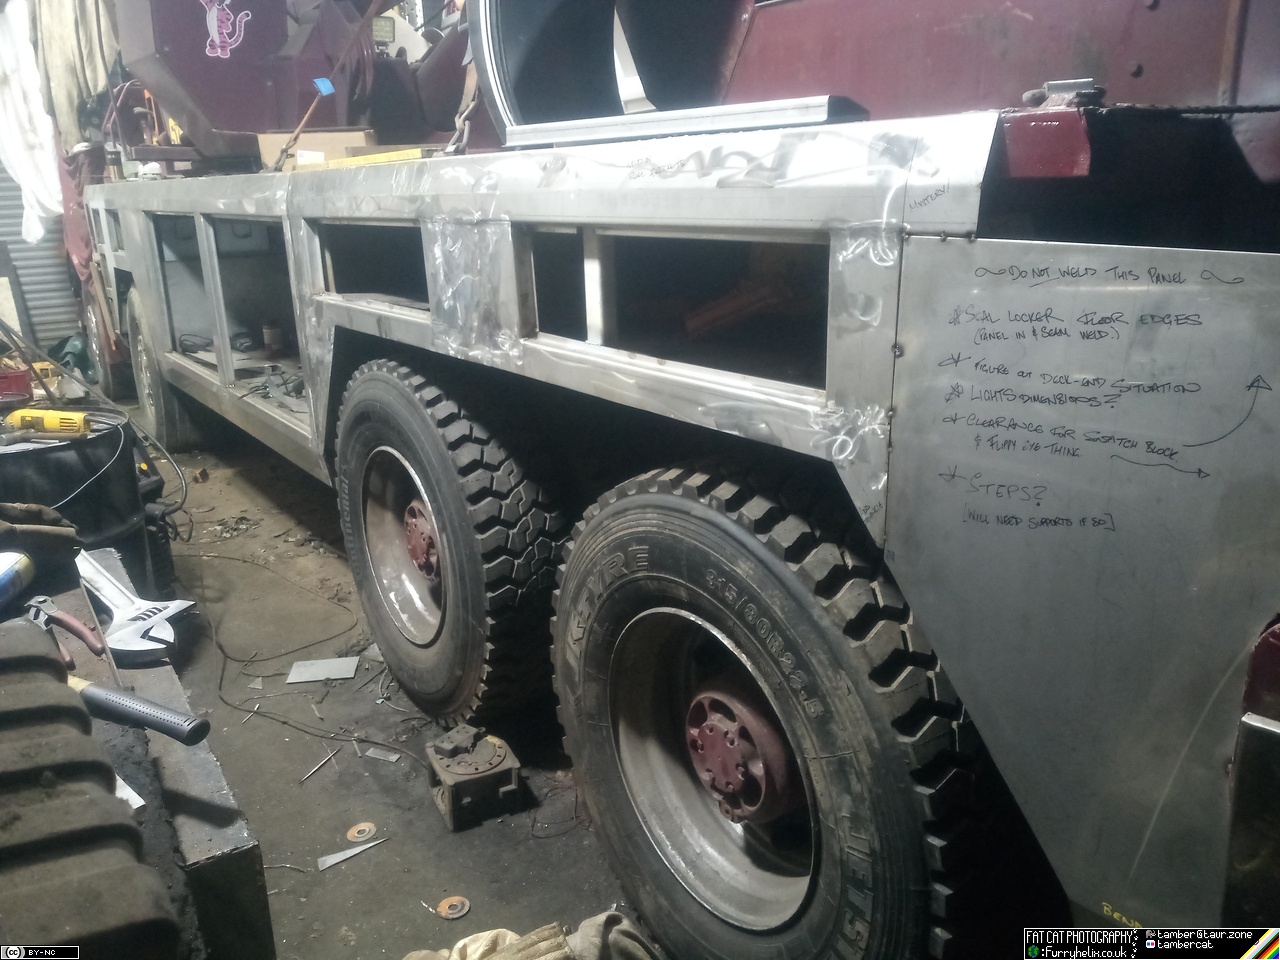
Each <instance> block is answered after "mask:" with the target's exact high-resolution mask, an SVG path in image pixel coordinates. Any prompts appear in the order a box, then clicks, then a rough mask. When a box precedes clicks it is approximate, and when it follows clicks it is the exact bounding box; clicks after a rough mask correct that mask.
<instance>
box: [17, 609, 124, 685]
mask: <svg viewBox="0 0 1280 960" xmlns="http://www.w3.org/2000/svg"><path fill="white" fill-rule="evenodd" d="M27 617H28V618H29V619H30V620H31V621H32V622H33V623H35V624H36V625H37V626H39V627H41V628H42V629H44V630H46V631H47V632H48V634H49V636H51V637H53V640H54V642H55V643H56V644H57V645H58V652H59V653H61V654H62V662H63V663H65V664H66V665H67V668H68V669H70V668H73V667H75V665H76V661H75V658H73V657H72V656H71V654H70V653H69V652H68V651H67V648H66V647H64V646H63V645H62V641H61V640H59V639H58V636H57V634H55V633H54V632H53V625H54V624H57V625H58V626H60V627H61V628H62V629H63V630H65V631H67V633H69V634H71V635H72V636H73V637H76V638H78V639H79V640H80V641H81V642H82V643H84V645H85V646H86V647H88V648H89V652H90V653H92V654H93V655H94V656H95V657H100V656H102V655H103V654H104V653H106V652H107V648H106V646H105V645H104V644H103V642H102V638H101V637H99V636H98V635H97V634H96V633H95V632H94V631H93V628H92V627H90V626H89V625H88V624H87V623H85V622H84V621H83V620H80V619H78V618H76V617H73V616H72V615H71V614H69V613H67V612H66V611H64V610H59V609H58V606H57V604H55V603H54V602H53V598H52V597H46V596H43V595H42V596H38V597H32V598H31V599H30V600H28V601H27Z"/></svg>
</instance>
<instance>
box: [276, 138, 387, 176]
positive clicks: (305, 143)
mask: <svg viewBox="0 0 1280 960" xmlns="http://www.w3.org/2000/svg"><path fill="white" fill-rule="evenodd" d="M292 133H293V131H291V130H287V131H277V132H273V133H260V134H258V153H259V154H260V155H261V157H262V165H263V166H264V167H266V168H267V169H268V170H269V169H271V167H272V165H273V164H274V163H275V162H276V157H278V156H280V148H281V147H283V146H284V145H285V144H286V143H288V142H289V137H290V136H291V135H292ZM377 142H378V141H377V139H375V137H374V135H373V131H372V130H364V129H361V128H358V127H344V128H342V129H338V130H304V131H303V133H302V136H300V137H299V138H298V144H297V146H295V147H294V148H293V150H292V151H290V152H291V153H292V154H293V156H291V157H289V159H287V160H286V161H285V162H284V169H285V170H293V169H295V168H296V167H299V166H301V167H303V168H305V167H307V166H309V165H312V164H319V163H324V162H325V161H326V160H338V159H342V158H344V157H346V156H347V150H348V149H353V148H359V147H371V146H373V145H375V144H376V143H377Z"/></svg>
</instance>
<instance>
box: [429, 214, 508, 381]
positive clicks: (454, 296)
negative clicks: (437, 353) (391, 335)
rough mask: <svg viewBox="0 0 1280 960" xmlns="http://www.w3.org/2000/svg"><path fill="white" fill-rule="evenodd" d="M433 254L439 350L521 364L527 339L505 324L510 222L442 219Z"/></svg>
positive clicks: (437, 225)
mask: <svg viewBox="0 0 1280 960" xmlns="http://www.w3.org/2000/svg"><path fill="white" fill-rule="evenodd" d="M431 225H432V228H433V230H434V232H435V236H436V242H435V245H434V246H433V248H432V252H431V256H432V260H433V266H434V271H433V272H434V277H435V278H436V282H435V287H434V288H435V294H434V296H433V298H432V304H431V317H432V321H433V326H434V327H435V334H436V337H435V341H436V345H437V348H438V349H440V350H441V351H442V352H444V353H448V354H449V355H450V356H454V357H468V358H471V359H475V360H484V359H486V358H490V357H494V358H496V357H505V358H507V359H508V360H511V361H515V362H516V363H519V362H520V358H521V352H522V346H523V342H522V341H521V339H520V338H519V337H518V336H517V335H516V334H515V331H514V329H513V328H512V327H510V326H508V325H507V324H506V323H505V322H504V318H503V304H504V303H505V302H506V301H508V300H509V299H513V298H514V292H513V291H508V290H506V289H505V288H504V283H503V281H504V278H505V277H507V275H508V274H509V272H510V267H509V261H510V252H511V224H510V223H508V222H506V221H478V222H477V221H472V220H452V219H448V218H444V217H441V218H438V219H436V220H433V221H432V224H431Z"/></svg>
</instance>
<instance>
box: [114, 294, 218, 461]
mask: <svg viewBox="0 0 1280 960" xmlns="http://www.w3.org/2000/svg"><path fill="white" fill-rule="evenodd" d="M125 304H126V306H125V309H126V311H127V313H128V323H127V326H128V330H129V353H130V355H131V356H132V358H133V363H132V366H133V383H134V387H135V389H136V391H137V395H138V412H137V414H136V415H135V417H134V419H135V420H136V421H137V422H138V423H139V424H141V426H142V429H143V430H144V431H145V432H146V433H147V434H148V435H149V436H150V437H151V438H152V439H153V440H155V441H156V442H157V443H159V444H160V445H161V446H163V447H164V448H165V449H166V450H168V451H169V452H170V453H183V452H185V451H187V450H194V449H196V448H198V447H199V446H200V444H201V441H202V439H203V436H202V433H201V430H200V426H199V424H198V423H197V421H196V419H195V417H196V413H195V410H196V401H194V400H192V399H191V398H190V397H187V396H185V395H183V394H182V393H180V392H179V391H178V389H177V388H176V387H174V386H173V385H171V384H170V383H169V382H168V381H167V380H165V378H164V374H163V373H161V372H160V364H159V362H158V359H157V358H156V357H153V356H152V355H151V348H150V347H148V346H147V343H146V338H145V337H144V336H143V334H142V330H143V328H144V327H146V326H148V325H149V322H150V321H149V319H148V317H147V308H146V306H145V305H144V304H143V302H142V294H141V293H140V292H139V290H138V288H137V287H134V288H133V289H131V290H130V291H129V296H128V299H127V300H126V301H125Z"/></svg>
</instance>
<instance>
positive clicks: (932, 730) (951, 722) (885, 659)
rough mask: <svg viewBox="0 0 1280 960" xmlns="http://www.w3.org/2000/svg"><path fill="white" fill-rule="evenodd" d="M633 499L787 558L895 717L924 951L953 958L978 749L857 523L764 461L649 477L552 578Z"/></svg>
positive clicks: (567, 698) (803, 479) (577, 532)
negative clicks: (919, 883)
mask: <svg viewBox="0 0 1280 960" xmlns="http://www.w3.org/2000/svg"><path fill="white" fill-rule="evenodd" d="M641 493H666V494H671V495H673V496H677V497H682V498H685V499H690V500H696V501H698V502H700V503H702V504H703V505H705V506H710V507H711V508H713V509H715V510H717V511H719V512H721V513H723V514H724V515H725V516H727V517H728V518H730V519H731V520H733V521H734V522H736V523H737V524H739V525H740V526H742V527H743V528H745V529H746V530H747V531H749V532H750V533H752V534H753V535H754V536H755V537H756V538H757V539H758V540H759V541H760V543H761V545H762V546H763V547H765V548H766V549H767V550H768V551H769V552H771V553H772V554H773V555H775V556H777V557H779V558H780V559H782V560H784V561H785V562H786V564H787V566H788V567H789V568H790V569H791V571H792V573H793V574H794V575H795V576H796V578H797V579H798V580H799V581H800V582H801V583H803V584H804V586H805V587H806V588H807V589H808V590H810V591H811V592H812V593H813V595H814V597H815V598H816V599H817V601H818V602H819V603H820V604H821V605H822V607H823V608H824V609H825V610H826V612H827V614H828V615H829V616H830V617H831V620H832V623H833V625H834V626H835V628H836V630H837V631H839V632H840V633H841V634H842V635H843V636H845V637H846V638H847V639H848V641H849V643H850V647H851V649H852V651H853V654H854V656H855V658H856V659H857V660H859V661H860V662H861V664H862V667H863V669H864V671H865V673H866V675H867V676H868V678H869V679H871V681H872V683H873V685H874V687H875V688H876V690H877V692H878V693H879V695H880V696H881V697H882V698H883V699H884V701H885V703H886V705H887V706H888V707H889V711H890V713H891V715H892V716H893V717H894V718H895V719H894V720H893V727H894V729H895V730H896V732H897V736H898V742H899V745H900V747H901V749H902V751H903V753H904V755H905V757H906V758H907V761H908V763H909V767H910V776H911V780H912V785H913V792H914V794H915V796H916V798H917V801H918V803H917V813H918V817H919V820H920V823H921V825H922V828H923V839H924V849H923V850H922V851H921V854H922V857H923V859H924V862H925V863H926V864H927V865H928V869H929V874H930V877H929V883H930V887H929V889H928V891H926V893H927V898H926V902H927V904H928V909H929V913H930V923H929V929H928V930H927V931H926V932H925V936H924V941H925V950H927V953H928V955H929V956H931V957H933V958H936V960H953V958H955V957H958V956H960V952H959V948H960V942H959V940H958V938H957V937H955V936H954V933H955V931H954V930H953V928H954V927H955V926H956V920H957V917H956V916H955V914H957V913H959V912H961V911H960V909H959V908H960V907H962V905H963V903H964V901H965V899H966V898H965V897H964V895H963V892H962V891H961V892H958V891H960V888H961V887H962V885H963V883H964V879H965V875H966V874H967V873H969V872H970V871H969V870H968V869H967V866H968V862H967V861H968V852H969V850H970V848H971V846H972V844H971V843H970V842H968V841H969V838H970V837H971V836H972V834H973V833H974V832H975V831H974V830H973V829H971V827H972V824H971V820H973V819H975V818H976V817H977V816H978V815H979V814H980V812H981V809H982V806H983V804H982V803H981V799H980V797H979V795H978V789H977V787H978V780H979V777H978V773H979V771H980V769H981V767H982V759H983V757H982V748H981V745H980V743H979V742H978V740H977V737H976V733H975V731H974V730H973V729H972V722H971V721H970V719H969V717H968V715H967V712H966V711H965V709H964V706H963V705H962V704H961V703H960V701H959V699H958V698H957V697H956V695H955V691H954V689H953V688H952V686H951V684H950V682H949V681H948V680H947V679H946V675H945V674H944V673H943V670H942V667H941V666H940V665H939V663H938V660H937V657H936V656H935V655H934V653H933V651H932V650H931V649H927V648H925V647H923V646H922V645H921V644H920V643H919V642H918V641H917V640H916V638H915V637H914V636H913V632H912V630H911V617H910V611H909V609H908V607H907V604H906V602H905V600H904V598H903V596H902V593H901V591H900V590H899V589H898V587H897V585H896V584H895V583H894V582H893V580H892V578H891V577H890V576H889V574H888V572H887V571H886V570H884V569H883V566H882V563H881V560H880V558H879V557H877V556H865V555H863V554H862V553H861V552H859V548H856V547H854V546H853V544H855V543H861V542H862V541H861V540H860V539H859V538H857V537H855V536H853V533H854V530H855V528H856V527H857V526H858V525H859V524H860V521H859V520H858V519H857V518H856V516H854V515H853V514H852V512H851V511H850V510H849V509H848V507H847V505H843V504H841V503H840V502H839V499H838V497H836V496H832V495H826V494H824V492H823V489H822V485H821V484H820V483H818V482H816V481H815V480H814V479H812V478H810V477H807V476H806V475H804V474H803V473H801V474H795V473H793V474H790V475H788V474H785V473H783V472H782V471H779V470H776V469H775V468H774V467H773V465H772V464H764V465H759V464H752V465H749V466H745V467H744V466H743V465H737V464H725V465H721V464H711V465H705V464H702V465H698V466H694V467H688V468H668V469H658V470H653V471H650V472H649V473H646V474H643V475H641V476H638V477H635V478H633V479H632V480H629V481H627V482H626V483H624V484H622V485H621V486H619V487H617V488H615V489H613V490H611V491H609V492H608V493H606V494H605V495H604V496H603V497H601V498H600V499H599V500H598V501H597V502H596V503H595V504H593V505H592V506H590V507H588V509H587V510H586V512H585V514H584V516H583V518H582V520H581V521H579V522H578V523H577V524H576V525H575V527H574V529H573V532H572V534H571V535H570V538H569V541H568V542H567V543H566V544H565V546H564V550H563V559H562V562H561V564H560V580H561V581H563V577H564V571H565V568H566V567H567V565H568V562H569V560H570V558H571V557H572V554H573V548H574V543H575V542H576V541H577V540H578V539H579V538H580V537H581V536H582V534H583V532H584V531H585V529H586V526H587V524H588V523H590V521H591V520H592V519H593V518H595V517H596V516H597V515H598V514H599V513H600V511H601V510H603V509H604V508H605V507H607V506H609V505H611V504H613V503H616V502H617V501H618V500H619V499H621V498H623V497H625V496H632V495H636V494H641ZM559 593H560V591H559V589H557V590H556V592H555V596H554V603H555V606H556V608H557V609H558V608H559ZM553 624H554V618H553ZM553 633H554V629H553ZM557 693H558V694H559V696H560V702H561V706H560V710H561V717H560V720H561V725H562V726H563V727H564V729H565V731H566V746H567V748H568V752H569V754H570V756H573V755H574V749H573V744H572V742H571V740H570V738H571V736H572V734H571V731H572V729H573V727H572V724H571V723H570V722H568V721H569V717H568V716H567V715H566V712H565V711H566V710H576V707H575V705H574V703H573V701H572V697H573V694H572V693H571V691H567V690H560V689H557Z"/></svg>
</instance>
